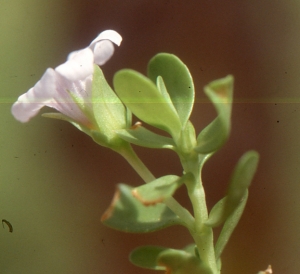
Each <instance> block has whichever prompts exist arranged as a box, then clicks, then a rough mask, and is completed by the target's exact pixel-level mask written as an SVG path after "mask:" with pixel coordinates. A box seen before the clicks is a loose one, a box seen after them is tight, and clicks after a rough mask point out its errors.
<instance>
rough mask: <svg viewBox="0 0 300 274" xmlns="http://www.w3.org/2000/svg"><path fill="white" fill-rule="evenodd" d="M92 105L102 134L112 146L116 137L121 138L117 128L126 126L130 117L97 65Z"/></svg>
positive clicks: (95, 67)
mask: <svg viewBox="0 0 300 274" xmlns="http://www.w3.org/2000/svg"><path fill="white" fill-rule="evenodd" d="M92 106H93V114H94V119H95V120H96V122H97V124H98V127H99V132H100V133H101V134H100V135H101V136H105V138H104V139H106V142H107V144H108V146H111V145H112V144H114V142H115V139H119V137H118V136H117V134H116V133H115V130H118V129H123V128H126V126H127V122H128V120H129V119H130V118H129V117H128V113H127V111H126V109H125V107H124V105H123V104H122V102H121V101H120V99H119V98H118V96H117V95H116V94H115V93H114V91H113V90H112V89H111V87H110V86H109V85H108V83H107V82H106V80H105V78H104V75H103V72H102V70H101V69H100V68H99V66H96V65H95V66H94V75H93V83H92ZM94 135H95V136H96V135H97V134H94ZM98 135H99V134H98ZM102 139H103V138H101V140H102Z"/></svg>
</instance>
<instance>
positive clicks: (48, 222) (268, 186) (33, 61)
mask: <svg viewBox="0 0 300 274" xmlns="http://www.w3.org/2000/svg"><path fill="white" fill-rule="evenodd" d="M0 5H1V8H0V34H1V40H0V88H1V89H0V95H1V97H0V100H1V103H2V104H1V108H0V111H1V119H0V133H1V134H0V138H1V139H0V152H1V153H0V157H1V159H0V160H1V162H0V219H2V218H3V219H7V220H8V221H10V222H11V223H12V225H13V227H14V232H13V233H9V232H8V231H7V228H5V229H1V230H2V231H0V232H1V233H0V243H1V247H0V254H1V255H0V272H1V273H8V274H11V273H14V274H15V273H22V274H23V273H30V274H35V273H37V274H38V273H63V274H65V273H72V274H73V273H78V274H81V273H89V274H92V273H95V274H96V273H149V274H150V273H154V271H147V270H143V269H138V268H136V267H134V266H132V265H131V264H130V263H129V262H128V259H127V257H128V254H129V252H130V251H131V250H132V249H133V248H135V247H136V246H139V245H144V244H145V245H146V244H157V245H162V246H169V247H173V248H182V247H183V246H185V245H187V244H189V243H190V242H191V238H190V236H189V234H188V232H187V231H186V230H185V229H183V228H181V227H172V228H169V229H166V230H163V231H160V232H156V233H152V234H146V235H131V234H124V233H121V232H116V231H113V230H110V229H108V228H106V227H104V226H103V225H102V224H101V222H100V217H101V214H102V213H103V212H104V211H105V209H106V208H107V206H108V205H109V203H110V201H111V198H112V196H113V193H114V189H115V185H116V184H117V183H119V182H124V183H127V184H131V185H139V184H141V183H142V182H141V179H140V178H139V177H138V176H137V175H136V174H135V173H134V171H132V170H131V168H130V166H129V165H128V164H127V163H126V162H125V161H124V160H123V159H122V158H121V157H119V156H118V155H116V154H114V153H113V152H111V151H109V150H108V149H105V148H102V147H99V146H97V145H96V144H95V143H93V141H92V140H91V139H90V138H89V137H88V136H86V135H84V134H83V133H81V132H79V131H78V130H77V129H75V128H74V127H72V126H71V125H69V124H68V123H65V122H62V121H55V120H50V119H45V118H42V117H40V116H38V117H36V118H34V119H33V120H32V121H30V122H29V123H28V124H24V125H23V124H20V123H19V122H17V121H15V120H14V119H13V117H12V116H11V114H10V107H11V104H12V103H13V102H14V101H15V100H16V98H17V96H19V95H20V94H22V93H24V92H26V91H27V90H28V89H29V88H30V87H31V86H33V85H34V84H35V83H36V81H38V80H39V79H40V77H41V76H42V74H43V73H44V71H45V69H46V68H47V67H55V66H57V65H59V64H61V63H62V62H64V61H65V59H66V57H67V55H68V53H69V52H71V51H73V50H76V49H79V48H83V47H85V46H87V45H88V44H89V43H90V41H91V40H92V39H93V38H94V37H95V36H96V35H97V34H98V33H99V32H101V31H103V30H105V29H115V30H116V31H118V32H119V33H120V34H121V35H122V36H123V42H122V45H121V47H120V48H118V49H116V53H115V55H114V56H113V58H112V59H111V60H110V61H109V62H108V63H107V64H106V65H104V66H103V70H104V73H105V75H106V77H107V79H108V81H109V82H110V83H111V80H112V77H113V74H114V73H115V72H116V71H117V70H119V69H121V68H133V69H136V70H139V71H141V72H142V73H145V72H146V66H147V62H148V61H149V59H150V58H151V57H152V56H153V55H155V54H156V53H158V52H169V53H173V54H176V55H177V56H178V57H180V58H181V59H182V60H183V62H184V63H185V64H186V65H187V66H188V67H189V69H190V71H191V73H192V75H193V78H194V82H195V86H196V104H195V108H194V112H193V115H192V118H191V120H192V122H193V123H194V125H195V127H196V129H197V131H198V132H199V131H200V129H202V128H203V127H204V126H205V125H206V124H208V123H209V122H210V121H211V120H212V119H213V118H214V117H215V110H214V109H213V107H212V105H211V104H210V103H208V101H207V99H206V97H205V95H204V93H203V91H202V90H203V86H204V85H206V84H207V83H209V82H210V81H212V80H214V79H217V78H220V77H224V76H226V75H228V74H233V75H234V77H235V94H234V98H235V99H234V102H235V103H234V105H233V117H232V122H233V125H232V133H231V136H230V139H229V141H228V143H227V144H226V145H225V146H224V148H223V149H222V150H221V151H219V152H218V153H216V155H215V156H214V157H212V158H211V159H210V160H209V162H208V163H207V165H206V166H205V168H204V174H203V181H204V185H205V188H206V190H207V202H208V205H209V207H212V206H213V204H214V203H215V202H216V201H218V200H219V199H220V198H221V197H222V196H223V195H224V192H225V189H226V185H227V183H228V180H229V177H230V174H231V171H232V169H233V167H234V165H235V163H236V162H237V160H238V158H239V157H240V156H241V155H242V154H243V153H244V152H245V151H247V150H249V149H256V150H257V151H259V153H260V155H261V161H260V165H259V170H258V172H257V175H256V177H255V179H254V181H253V184H252V186H251V188H250V199H249V202H248V205H247V208H246V211H245V214H244V215H243V217H242V220H241V222H240V224H239V226H238V228H237V229H236V231H235V233H234V234H233V236H232V239H231V241H230V243H229V244H228V246H227V248H226V250H225V253H224V255H223V257H222V259H223V271H222V273H224V274H227V273H228V274H229V273H230V274H235V273H236V274H237V273H249V274H250V273H251V274H253V273H257V272H258V271H259V270H263V269H265V268H266V267H267V265H268V264H272V266H273V269H274V273H285V274H293V273H297V271H298V269H299V267H300V262H299V260H298V257H299V254H300V251H299V244H300V237H299V233H298V231H299V227H300V222H299V217H298V216H299V206H300V201H299V198H298V197H299V195H300V186H299V171H298V166H299V151H300V147H299V137H300V131H299V125H300V118H299V111H300V109H299V102H300V100H299V99H300V98H299V93H300V78H299V69H300V48H299V43H300V35H299V27H300V17H299V15H300V4H299V2H298V1H282V0H281V1H274V0H272V1H271V0H268V1H267V0H266V1H258V0H255V1H220V0H219V1H216V0H207V1H192V0H189V1H175V0H173V1H166V0H160V1H158V0H156V1H149V0H143V1H137V0H134V1H128V0H127V1H126V0H122V1H120V0H113V1H112V0H110V1H79V0H74V1H67V0H64V1H59V0H52V1H38V0H27V1H25V0H22V1H20V0H19V1H16V0H13V1H1V3H0ZM136 150H137V152H138V153H139V155H140V157H141V158H142V159H143V161H144V162H145V163H146V165H147V166H148V167H149V168H150V170H151V171H153V173H154V174H155V176H157V177H158V176H162V175H165V174H181V167H180V164H179V161H178V159H177V158H176V156H175V154H174V153H172V152H169V151H165V150H162V151H160V150H148V149H142V148H137V149H136ZM176 195H177V197H178V199H179V200H180V201H181V203H182V204H184V205H186V206H187V207H190V205H189V202H188V201H187V199H186V195H185V189H184V188H182V189H180V190H179V193H177V194H176Z"/></svg>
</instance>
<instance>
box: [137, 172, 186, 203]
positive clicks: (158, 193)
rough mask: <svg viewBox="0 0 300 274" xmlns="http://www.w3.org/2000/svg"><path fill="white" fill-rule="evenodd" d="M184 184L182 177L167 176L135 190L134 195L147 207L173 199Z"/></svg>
mask: <svg viewBox="0 0 300 274" xmlns="http://www.w3.org/2000/svg"><path fill="white" fill-rule="evenodd" d="M182 184H183V180H182V179H181V178H180V177H178V176H176V175H166V176H163V177H160V178H158V179H156V180H154V181H152V182H150V183H148V184H146V185H142V186H139V187H136V188H134V189H133V190H132V194H133V196H134V197H135V198H137V199H138V200H139V201H140V202H141V203H142V204H144V205H145V206H150V205H156V204H158V203H161V202H163V201H164V200H166V199H167V198H169V197H171V196H172V195H173V194H174V192H175V191H176V189H177V188H178V187H179V186H181V185H182Z"/></svg>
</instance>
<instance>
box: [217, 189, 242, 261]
mask: <svg viewBox="0 0 300 274" xmlns="http://www.w3.org/2000/svg"><path fill="white" fill-rule="evenodd" d="M247 199H248V190H246V192H245V196H244V198H243V199H242V200H241V202H240V203H239V205H238V207H237V208H236V209H235V211H234V212H233V213H232V214H231V215H229V216H228V218H227V219H226V221H225V223H224V226H223V228H222V231H221V233H220V235H219V238H218V240H217V243H216V245H215V256H216V260H217V261H218V260H219V259H220V257H221V254H222V252H223V250H224V248H225V246H226V244H227V243H228V241H229V238H230V236H231V234H232V232H233V231H234V229H235V227H236V226H237V224H238V222H239V220H240V218H241V216H242V214H243V212H244V209H245V206H246V203H247Z"/></svg>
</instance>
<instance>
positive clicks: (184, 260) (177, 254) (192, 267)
mask: <svg viewBox="0 0 300 274" xmlns="http://www.w3.org/2000/svg"><path fill="white" fill-rule="evenodd" d="M157 262H158V265H160V266H164V267H165V268H166V269H167V273H171V274H191V273H193V274H213V272H212V271H211V270H210V269H209V268H208V267H207V266H205V265H204V264H203V263H202V262H201V261H200V260H199V259H198V258H197V257H196V256H195V255H191V254H190V253H189V252H186V251H184V250H176V249H166V250H164V251H162V252H160V253H159V254H158V259H157Z"/></svg>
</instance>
